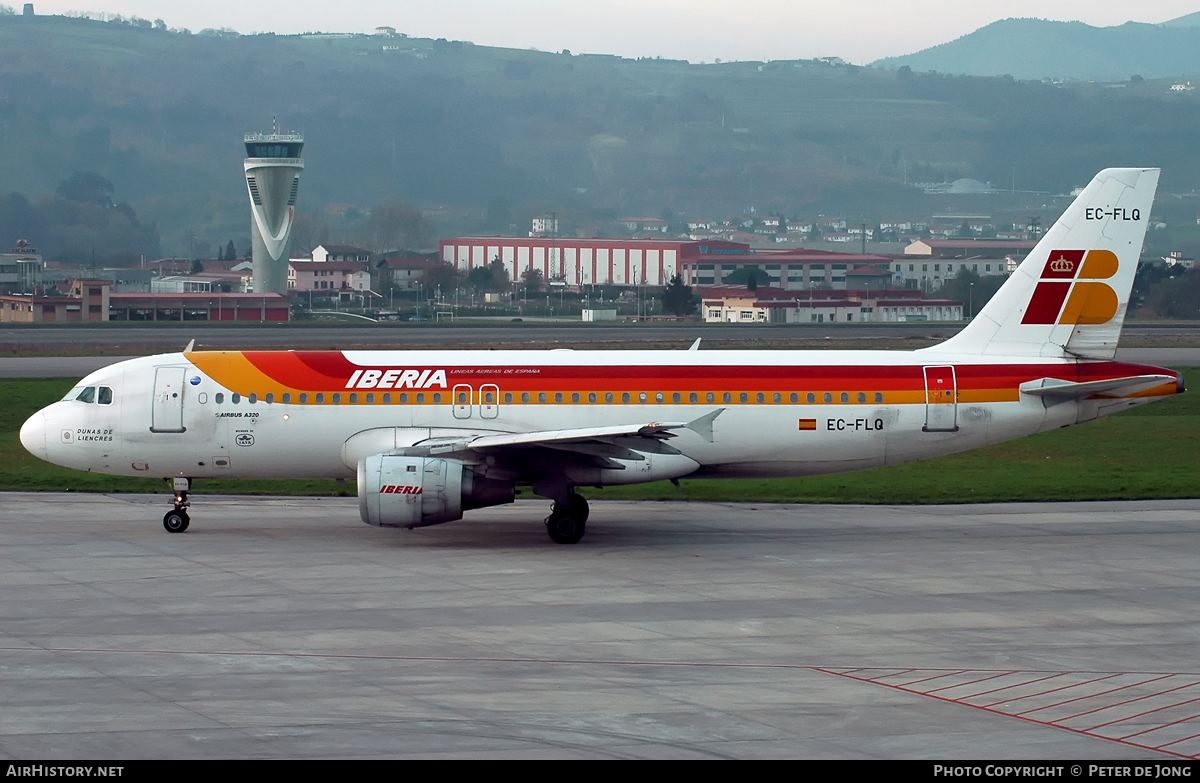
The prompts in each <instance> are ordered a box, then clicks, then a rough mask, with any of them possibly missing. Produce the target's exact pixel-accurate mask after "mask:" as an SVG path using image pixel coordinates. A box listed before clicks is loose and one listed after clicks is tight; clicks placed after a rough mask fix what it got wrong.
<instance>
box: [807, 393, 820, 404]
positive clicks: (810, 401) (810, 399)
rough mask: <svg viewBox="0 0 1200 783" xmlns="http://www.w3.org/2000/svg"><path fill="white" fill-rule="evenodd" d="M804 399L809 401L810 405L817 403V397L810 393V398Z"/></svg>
mask: <svg viewBox="0 0 1200 783" xmlns="http://www.w3.org/2000/svg"><path fill="white" fill-rule="evenodd" d="M804 399H806V400H808V402H809V403H814V402H816V401H817V395H815V394H813V393H812V392H809V393H808V396H806V397H805V398H804Z"/></svg>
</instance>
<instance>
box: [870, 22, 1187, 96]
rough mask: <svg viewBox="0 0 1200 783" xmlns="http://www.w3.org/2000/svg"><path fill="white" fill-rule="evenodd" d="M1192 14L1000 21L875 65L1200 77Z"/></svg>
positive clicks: (1018, 74) (1069, 75)
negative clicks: (1146, 19)
mask: <svg viewBox="0 0 1200 783" xmlns="http://www.w3.org/2000/svg"><path fill="white" fill-rule="evenodd" d="M1196 16H1197V15H1196V14H1189V15H1188V16H1185V17H1180V18H1179V19H1174V20H1172V21H1171V22H1169V23H1167V24H1162V25H1154V24H1138V23H1135V22H1129V23H1127V24H1123V25H1120V26H1117V27H1092V26H1090V25H1086V24H1084V23H1083V22H1052V21H1049V20H1046V19H1004V20H1001V21H999V22H993V23H992V24H989V25H987V26H986V27H981V28H979V29H978V30H976V31H975V32H973V33H970V34H969V35H964V36H963V37H961V38H958V39H955V40H953V41H950V42H949V43H944V44H941V45H939V46H934V47H932V48H929V49H925V50H923V51H920V52H916V53H915V54H908V55H904V56H902V57H888V58H886V59H882V60H878V61H876V62H874V63H872V65H875V66H878V67H881V68H890V69H895V68H900V67H901V66H908V67H909V68H912V69H913V70H914V71H938V72H940V73H955V74H967V75H971V76H1002V75H1005V74H1007V75H1009V76H1012V77H1013V78H1015V79H1043V78H1050V79H1064V78H1065V79H1079V80H1084V81H1086V80H1096V81H1125V80H1128V79H1129V78H1130V77H1131V76H1133V75H1135V74H1136V75H1138V76H1142V77H1143V78H1147V79H1158V78H1166V77H1172V76H1180V75H1186V74H1200V26H1197V25H1196V23H1195V22H1194V21H1191V20H1192V18H1193V17H1196Z"/></svg>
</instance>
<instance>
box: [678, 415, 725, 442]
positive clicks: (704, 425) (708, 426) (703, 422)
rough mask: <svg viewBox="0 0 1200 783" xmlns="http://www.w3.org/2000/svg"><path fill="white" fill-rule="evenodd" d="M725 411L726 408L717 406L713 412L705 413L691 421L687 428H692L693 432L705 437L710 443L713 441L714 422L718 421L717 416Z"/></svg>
mask: <svg viewBox="0 0 1200 783" xmlns="http://www.w3.org/2000/svg"><path fill="white" fill-rule="evenodd" d="M724 412H725V409H724V408H717V409H716V410H715V411H713V412H712V413H706V414H705V415H703V416H701V417H700V418H698V419H696V420H694V421H689V422H688V424H687V428H688V429H689V430H691V431H692V432H694V433H696V434H697V435H699V436H700V437H702V438H704V439H705V440H706V441H708V442H709V443H712V440H713V422H714V421H716V420H717V417H718V416H720V415H721V414H722V413H724Z"/></svg>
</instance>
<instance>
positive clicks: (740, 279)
mask: <svg viewBox="0 0 1200 783" xmlns="http://www.w3.org/2000/svg"><path fill="white" fill-rule="evenodd" d="M765 277H766V274H765V273H764V272H763V271H762V270H760V269H759V268H758V267H757V266H754V265H753V264H747V265H746V266H740V267H738V268H737V269H735V270H733V271H732V272H730V273H729V276H728V277H726V278H725V283H727V284H728V285H744V286H746V290H747V291H757V290H758V281H759V279H760V278H765Z"/></svg>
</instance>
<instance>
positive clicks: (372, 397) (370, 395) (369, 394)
mask: <svg viewBox="0 0 1200 783" xmlns="http://www.w3.org/2000/svg"><path fill="white" fill-rule="evenodd" d="M267 402H270V400H267ZM367 402H375V394H374V393H373V392H367Z"/></svg>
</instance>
